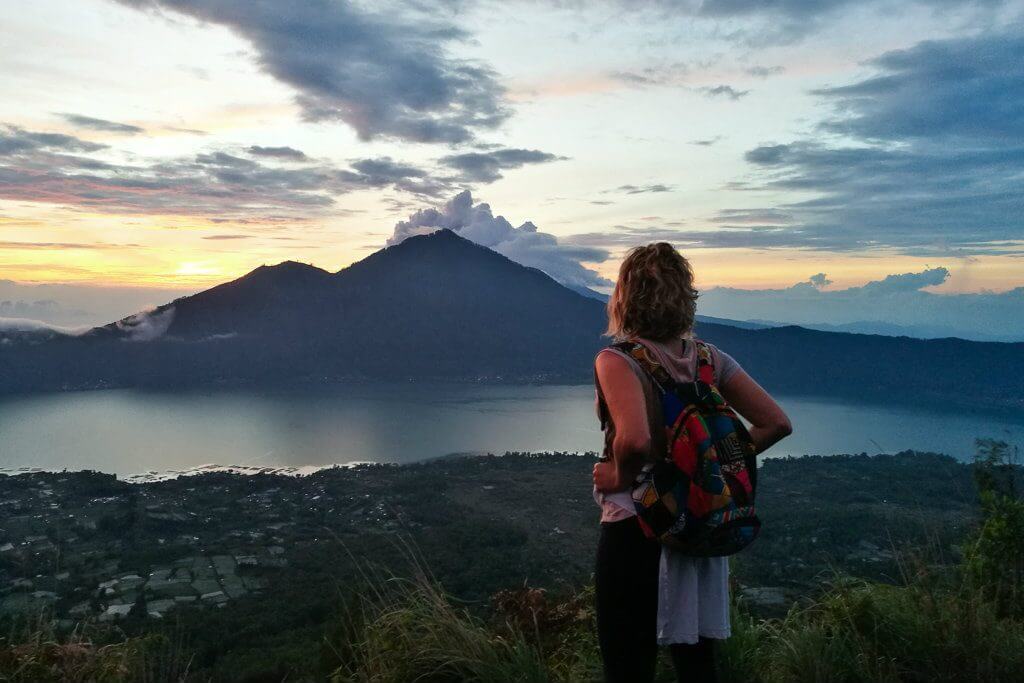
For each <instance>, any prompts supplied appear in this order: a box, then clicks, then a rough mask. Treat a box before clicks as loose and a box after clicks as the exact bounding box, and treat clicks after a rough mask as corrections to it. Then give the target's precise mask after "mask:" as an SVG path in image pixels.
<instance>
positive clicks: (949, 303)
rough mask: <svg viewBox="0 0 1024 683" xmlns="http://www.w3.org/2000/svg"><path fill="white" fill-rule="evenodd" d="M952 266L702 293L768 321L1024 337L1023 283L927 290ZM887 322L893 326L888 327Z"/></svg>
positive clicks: (710, 301) (716, 310) (739, 313)
mask: <svg viewBox="0 0 1024 683" xmlns="http://www.w3.org/2000/svg"><path fill="white" fill-rule="evenodd" d="M949 275H950V273H949V271H948V270H947V269H946V268H942V267H937V268H928V269H925V270H923V271H921V272H918V273H899V274H893V275H888V276H886V277H885V278H883V279H881V280H876V281H873V282H868V283H866V284H864V285H861V286H859V287H848V288H845V289H826V287H828V286H829V285H830V284H832V283H831V281H830V280H829V279H828V276H827V275H826V274H825V273H817V274H815V275H812V276H811V277H810V278H808V279H807V281H805V282H800V283H797V284H795V285H793V286H791V287H785V288H781V289H758V290H746V289H735V288H731V287H714V288H711V289H707V290H705V291H704V292H702V295H701V300H700V305H701V312H702V313H704V314H706V315H715V316H721V317H727V318H733V319H738V320H755V319H756V320H767V321H774V322H785V323H796V324H801V325H808V326H833V327H838V328H839V329H848V330H851V331H874V332H878V333H885V334H900V333H902V334H910V335H915V336H925V337H940V336H961V337H966V338H971V339H986V340H1002V341H1011V340H1016V341H1021V340H1024V318H1022V317H1021V316H1020V310H1021V307H1022V306H1024V287H1018V288H1017V289H1013V290H1010V291H1007V292H1001V293H996V292H980V293H974V294H940V293H935V292H931V291H928V289H927V288H929V287H934V286H936V285H940V284H942V283H943V282H945V281H946V280H947V279H948V278H949ZM887 326H888V327H887Z"/></svg>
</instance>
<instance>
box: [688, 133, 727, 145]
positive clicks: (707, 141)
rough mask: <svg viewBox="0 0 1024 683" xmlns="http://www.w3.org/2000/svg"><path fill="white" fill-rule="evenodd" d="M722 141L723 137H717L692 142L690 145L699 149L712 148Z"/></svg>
mask: <svg viewBox="0 0 1024 683" xmlns="http://www.w3.org/2000/svg"><path fill="white" fill-rule="evenodd" d="M721 139H722V136H721V135H716V136H715V137H713V138H706V139H704V140H691V141H690V144H691V145H696V146H697V147H710V146H711V145H714V144H716V143H717V142H718V141H719V140H721Z"/></svg>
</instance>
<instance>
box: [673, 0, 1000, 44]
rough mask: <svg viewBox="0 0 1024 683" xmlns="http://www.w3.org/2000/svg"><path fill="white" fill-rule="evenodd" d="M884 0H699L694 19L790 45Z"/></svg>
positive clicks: (989, 4)
mask: <svg viewBox="0 0 1024 683" xmlns="http://www.w3.org/2000/svg"><path fill="white" fill-rule="evenodd" d="M654 1H655V2H656V3H657V4H659V5H661V6H662V7H671V8H674V9H677V10H682V11H684V12H687V13H692V12H693V5H692V4H690V3H679V2H676V1H675V0H654ZM903 4H904V5H910V6H915V5H916V6H918V7H926V8H932V9H934V10H935V11H948V10H950V9H955V8H956V7H958V6H963V7H967V8H971V9H975V10H977V9H995V8H998V7H1000V6H1001V5H1003V0H981V2H978V1H977V0H909V2H906V3H903ZM887 5H889V3H888V2H886V1H885V0H866V1H865V0H861V1H859V2H858V1H857V0H774V1H772V2H765V0H702V2H700V3H699V5H698V9H697V10H696V13H697V15H698V16H701V17H705V18H709V19H717V20H734V19H740V20H743V24H742V25H741V26H740V28H738V29H736V30H734V31H732V32H731V35H732V36H733V37H734V38H736V39H739V40H741V41H743V42H746V43H748V44H752V45H766V44H780V43H792V42H794V41H797V40H800V39H801V38H803V37H804V36H806V35H807V34H809V33H812V32H813V31H815V30H817V29H820V28H822V27H824V26H827V25H828V22H829V21H830V20H833V19H834V18H835V17H836V16H837V15H839V14H840V13H841V12H844V11H853V10H862V9H863V8H865V7H871V6H874V7H876V8H886V7H887Z"/></svg>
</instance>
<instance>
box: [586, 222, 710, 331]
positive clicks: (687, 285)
mask: <svg viewBox="0 0 1024 683" xmlns="http://www.w3.org/2000/svg"><path fill="white" fill-rule="evenodd" d="M697 296H698V292H697V290H696V289H695V288H694V286H693V269H692V268H691V267H690V262H689V261H687V260H686V258H685V257H684V256H683V255H682V254H680V253H679V252H678V251H676V250H675V248H674V247H673V246H672V245H671V244H669V243H668V242H655V243H653V244H648V245H645V246H642V247H636V248H635V249H632V250H631V251H630V252H629V253H628V254H626V258H625V259H624V260H623V261H622V265H621V266H620V267H619V280H618V282H616V283H615V291H613V292H612V296H611V298H610V299H609V300H608V330H607V332H606V334H608V335H609V336H612V337H617V338H626V337H644V338H646V339H652V340H654V341H665V340H668V339H672V338H678V337H680V336H684V335H687V334H689V333H690V332H691V331H692V330H693V319H694V316H695V315H696V313H697Z"/></svg>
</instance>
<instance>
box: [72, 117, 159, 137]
mask: <svg viewBox="0 0 1024 683" xmlns="http://www.w3.org/2000/svg"><path fill="white" fill-rule="evenodd" d="M59 116H60V117H61V118H62V119H64V120H65V121H67V122H68V123H70V124H71V125H72V126H76V127H78V128H87V129H89V130H98V131H102V132H104V133H123V134H125V135H135V134H136V133H141V132H143V131H144V130H145V129H144V128H139V127H138V126H132V125H130V124H127V123H118V122H117V121H107V120H106V119H95V118H93V117H91V116H82V115H81V114H60V115H59Z"/></svg>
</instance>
